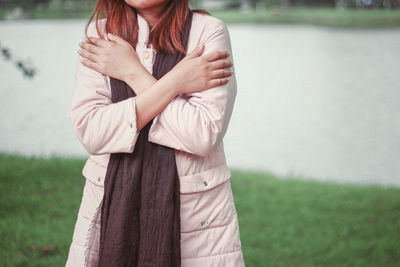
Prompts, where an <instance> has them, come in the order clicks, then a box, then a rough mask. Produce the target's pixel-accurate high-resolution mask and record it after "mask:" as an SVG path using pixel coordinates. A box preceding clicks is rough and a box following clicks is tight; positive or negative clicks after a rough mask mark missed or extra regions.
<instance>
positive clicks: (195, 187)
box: [82, 12, 236, 193]
mask: <svg viewBox="0 0 400 267" xmlns="http://www.w3.org/2000/svg"><path fill="white" fill-rule="evenodd" d="M104 22H105V19H102V20H101V21H100V25H104ZM221 23H222V22H221V21H220V20H219V19H217V18H215V17H212V16H209V15H205V14H200V13H196V12H194V13H193V21H192V28H191V31H190V35H189V40H188V44H187V51H188V53H189V52H190V51H192V50H194V49H195V48H196V47H197V46H198V45H199V44H200V43H206V42H207V38H209V35H210V33H209V31H210V28H212V27H214V26H215V25H216V26H215V27H218V25H220V24H221ZM138 25H139V33H138V43H137V45H136V52H137V54H138V57H139V59H140V61H141V63H142V64H143V66H144V67H145V68H146V69H147V70H148V71H149V72H150V73H152V68H153V63H154V60H155V57H156V51H155V50H154V49H153V47H152V45H151V44H149V45H147V41H148V35H149V27H148V24H147V22H146V20H145V19H144V18H143V17H141V16H140V15H138ZM213 25H214V26H213ZM107 81H108V84H107V85H108V86H107V87H106V88H108V91H107V92H102V93H103V94H107V95H109V96H111V90H110V88H111V87H110V79H109V77H108V76H107ZM235 85H236V84H235ZM193 130H196V129H193ZM175 156H176V165H177V169H178V174H179V177H180V183H181V193H185V192H186V193H190V192H198V191H203V190H208V189H211V188H213V187H215V186H216V185H219V184H221V183H222V182H224V181H226V180H227V179H229V178H230V171H229V169H228V166H227V164H226V158H225V152H224V146H223V142H222V140H221V142H219V144H218V145H217V146H216V147H215V149H213V150H212V151H211V152H210V153H209V154H208V155H207V156H199V155H195V154H192V153H188V152H185V151H182V150H177V149H176V150H175ZM109 158H110V154H109V153H107V154H101V155H90V156H89V158H88V160H87V161H86V163H85V166H84V168H83V171H82V173H83V175H84V177H86V178H87V179H90V180H91V181H92V182H93V183H95V184H96V185H99V186H104V177H105V174H106V170H107V166H108V161H109Z"/></svg>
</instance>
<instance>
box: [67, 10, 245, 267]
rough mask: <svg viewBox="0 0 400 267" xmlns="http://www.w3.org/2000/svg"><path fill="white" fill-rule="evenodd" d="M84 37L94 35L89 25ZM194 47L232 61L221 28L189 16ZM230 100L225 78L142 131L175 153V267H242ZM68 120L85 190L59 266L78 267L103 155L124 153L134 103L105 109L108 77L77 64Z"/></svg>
mask: <svg viewBox="0 0 400 267" xmlns="http://www.w3.org/2000/svg"><path fill="white" fill-rule="evenodd" d="M104 23H105V19H102V20H101V21H100V26H101V28H100V30H104V27H103V26H104ZM138 25H139V32H138V43H137V46H136V52H137V54H138V56H139V58H140V61H141V63H142V64H143V65H144V66H145V67H146V69H147V70H148V71H149V72H150V73H152V66H153V63H154V59H155V56H156V51H155V50H154V49H153V47H152V45H151V44H149V45H147V41H148V35H149V25H148V24H147V21H146V20H145V19H144V18H143V17H142V16H141V15H138ZM88 35H89V36H94V37H98V34H97V31H96V29H95V26H94V23H93V22H92V23H91V24H90V26H89V28H88ZM200 43H203V44H204V45H205V49H204V53H203V54H207V53H209V52H212V51H216V50H227V51H229V52H230V53H231V56H230V59H231V60H232V61H233V59H232V50H231V44H230V37H229V32H228V29H227V27H226V25H225V24H224V23H223V22H222V21H221V20H219V19H217V18H215V17H212V16H209V15H206V14H200V13H193V21H192V28H191V32H190V35H189V41H188V46H187V52H188V53H190V52H191V51H192V50H194V49H195V48H196V47H197V46H198V45H199V44H200ZM78 59H80V56H79V58H78ZM233 68H234V67H232V69H233ZM235 97H236V78H235V74H233V75H232V77H231V79H230V81H229V82H228V83H227V84H225V85H222V86H218V87H214V88H211V89H207V90H204V91H201V92H195V93H192V94H188V95H179V96H177V97H176V98H175V99H173V100H172V101H171V102H170V103H169V104H168V105H167V106H166V108H165V109H164V110H163V111H162V112H161V113H159V114H158V115H157V116H156V117H155V118H154V120H153V123H152V126H151V128H150V131H149V139H148V140H149V142H153V143H157V144H160V145H164V146H168V147H171V148H174V149H175V156H176V165H177V169H178V174H179V177H180V191H181V249H182V266H191V267H196V266H199V267H200V266H201V267H204V266H216V267H217V266H218V267H221V266H226V267H236V266H237V267H239V266H244V260H243V255H242V249H241V241H240V235H239V225H238V220H237V213H236V209H235V205H234V202H233V196H232V190H231V185H230V177H231V174H230V171H229V168H228V166H227V164H226V158H225V153H224V146H223V140H222V139H223V136H224V135H225V133H226V131H227V128H228V124H229V121H230V117H231V114H232V110H233V105H234V101H235ZM68 116H69V118H70V121H71V122H72V125H73V128H74V131H75V133H76V136H77V138H78V139H79V141H80V142H81V143H82V145H83V146H84V148H85V149H86V150H87V152H88V153H89V154H90V156H89V158H88V160H87V161H86V164H85V166H84V168H83V171H82V174H83V176H84V177H85V178H86V184H85V188H84V192H83V198H82V203H81V206H80V209H79V213H78V218H77V222H76V225H75V231H74V235H73V238H72V243H71V247H70V251H69V255H68V260H67V266H75V267H76V266H83V251H84V249H85V237H86V234H87V230H88V227H89V223H90V220H91V216H92V215H93V214H94V210H95V208H96V206H97V205H98V204H99V202H100V200H101V198H102V194H103V189H104V188H103V186H104V177H105V173H106V170H107V165H108V161H109V157H110V153H117V152H125V153H131V152H132V151H133V150H134V148H135V142H136V140H137V137H138V134H139V133H138V132H137V128H136V125H137V124H136V106H135V97H131V98H128V99H126V100H124V101H121V102H118V103H112V102H111V90H110V78H109V77H108V76H106V75H103V74H101V73H99V72H96V71H94V70H92V69H90V68H87V67H85V66H84V65H83V64H82V63H80V62H79V60H78V62H77V66H76V71H75V83H74V88H73V94H72V102H71V105H70V108H69V111H68Z"/></svg>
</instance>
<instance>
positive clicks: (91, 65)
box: [80, 58, 100, 72]
mask: <svg viewBox="0 0 400 267" xmlns="http://www.w3.org/2000/svg"><path fill="white" fill-rule="evenodd" d="M80 62H81V63H82V64H83V65H84V66H86V67H88V68H90V69H92V70H95V71H98V72H100V70H99V69H98V67H97V64H96V63H94V62H92V61H90V60H87V59H84V58H82V59H81V60H80Z"/></svg>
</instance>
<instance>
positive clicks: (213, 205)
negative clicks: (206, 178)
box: [180, 180, 236, 233]
mask: <svg viewBox="0 0 400 267" xmlns="http://www.w3.org/2000/svg"><path fill="white" fill-rule="evenodd" d="M231 195H232V190H231V186H230V181H229V180H227V181H225V182H223V183H221V184H219V185H217V186H215V187H213V188H212V189H210V190H202V191H198V192H192V193H185V194H181V196H180V199H181V202H180V203H181V213H180V214H181V232H182V233H190V232H193V231H199V230H207V229H210V228H214V227H223V226H226V225H228V224H230V223H231V222H232V220H233V219H234V216H235V211H236V210H235V206H234V203H233V201H232V197H231Z"/></svg>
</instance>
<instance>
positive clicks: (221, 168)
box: [179, 162, 231, 194]
mask: <svg viewBox="0 0 400 267" xmlns="http://www.w3.org/2000/svg"><path fill="white" fill-rule="evenodd" d="M230 177H231V173H230V171H229V168H228V166H227V164H226V162H224V163H222V164H220V165H217V166H215V167H212V168H209V169H207V170H205V171H201V172H198V173H195V174H190V175H185V176H180V177H179V182H180V192H181V194H187V193H196V192H201V191H206V190H210V189H212V188H214V187H216V186H217V185H219V184H222V183H223V182H225V181H227V180H228V179H229V178H230Z"/></svg>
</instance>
